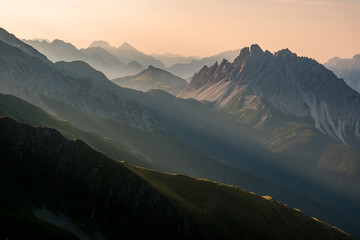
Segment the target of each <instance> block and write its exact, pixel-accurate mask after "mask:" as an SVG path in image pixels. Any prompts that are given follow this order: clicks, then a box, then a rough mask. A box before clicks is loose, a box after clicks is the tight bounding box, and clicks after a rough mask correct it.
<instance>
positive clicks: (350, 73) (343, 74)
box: [324, 54, 360, 92]
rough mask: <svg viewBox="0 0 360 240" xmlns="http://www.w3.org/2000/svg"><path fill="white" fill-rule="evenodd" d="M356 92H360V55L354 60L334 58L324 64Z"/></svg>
mask: <svg viewBox="0 0 360 240" xmlns="http://www.w3.org/2000/svg"><path fill="white" fill-rule="evenodd" d="M324 66H325V67H327V68H328V69H330V70H331V71H333V72H334V73H335V74H336V76H338V77H339V78H343V79H344V81H345V82H346V83H347V84H348V85H349V86H350V87H351V88H353V89H354V90H356V91H358V92H360V54H357V55H355V56H354V57H353V58H352V59H341V58H332V59H330V60H329V61H328V62H326V63H325V64H324Z"/></svg>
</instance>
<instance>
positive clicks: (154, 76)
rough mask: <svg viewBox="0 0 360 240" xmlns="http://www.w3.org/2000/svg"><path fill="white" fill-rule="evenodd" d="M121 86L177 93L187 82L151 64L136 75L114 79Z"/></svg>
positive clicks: (145, 90)
mask: <svg viewBox="0 0 360 240" xmlns="http://www.w3.org/2000/svg"><path fill="white" fill-rule="evenodd" d="M112 81H113V82H114V83H116V84H117V85H119V86H120V87H126V88H131V89H135V90H140V91H144V92H147V91H149V90H151V89H161V90H164V91H166V92H169V93H171V94H173V95H175V96H176V95H177V94H178V93H179V92H180V91H181V90H182V89H183V88H184V87H185V85H186V84H187V82H186V81H185V80H184V79H182V78H179V77H177V76H175V75H173V74H171V73H169V72H166V71H164V70H162V69H159V68H155V67H153V66H149V67H148V68H147V69H146V70H144V71H142V72H140V73H138V74H136V75H134V76H127V77H123V78H116V79H113V80H112Z"/></svg>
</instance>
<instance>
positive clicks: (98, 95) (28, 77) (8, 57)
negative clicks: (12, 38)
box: [0, 41, 156, 129]
mask: <svg viewBox="0 0 360 240" xmlns="http://www.w3.org/2000/svg"><path fill="white" fill-rule="evenodd" d="M0 63H1V64H0V92H1V93H5V94H12V95H15V96H17V97H20V98H22V99H25V100H27V101H29V102H30V103H32V104H34V105H37V106H39V107H41V108H43V109H45V110H47V111H49V112H51V113H55V114H56V112H57V111H58V110H59V109H56V106H53V107H49V100H51V99H53V100H57V101H63V102H64V103H66V104H69V105H71V106H73V107H75V108H78V109H81V110H84V111H87V112H90V113H94V114H95V115H98V116H101V117H108V118H112V119H117V120H121V121H126V122H129V123H130V124H132V125H134V126H138V127H140V128H145V129H155V128H156V123H155V122H154V120H153V119H152V117H151V115H150V114H149V113H148V112H147V111H146V110H145V109H143V108H142V106H141V105H139V104H137V103H136V102H135V101H131V100H129V99H127V98H126V96H124V94H123V93H122V92H121V89H120V88H119V87H117V86H116V84H114V83H112V82H111V81H109V80H107V79H97V80H94V79H91V78H79V79H75V78H74V77H71V76H69V75H65V74H64V73H61V72H59V70H57V69H56V66H55V65H52V64H51V65H47V64H44V63H43V62H42V61H41V60H39V59H37V58H33V57H31V56H29V55H27V54H26V53H25V52H22V51H21V50H20V49H18V48H14V47H11V46H9V45H7V44H5V43H3V42H1V41H0ZM86 66H87V67H88V68H89V69H92V68H91V67H90V66H88V65H86ZM92 71H95V70H93V69H92Z"/></svg>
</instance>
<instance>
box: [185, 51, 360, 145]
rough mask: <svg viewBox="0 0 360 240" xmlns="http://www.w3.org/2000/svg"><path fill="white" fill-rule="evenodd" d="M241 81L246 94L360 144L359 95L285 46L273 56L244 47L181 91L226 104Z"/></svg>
mask: <svg viewBox="0 0 360 240" xmlns="http://www.w3.org/2000/svg"><path fill="white" fill-rule="evenodd" d="M224 66H226V67H224ZM245 86H246V89H247V93H245V94H255V95H258V96H260V97H261V99H263V100H265V102H267V104H269V105H272V106H273V107H275V108H276V109H278V110H280V111H282V112H283V113H285V114H293V115H295V116H297V117H311V118H312V119H313V120H314V122H315V123H314V124H315V127H316V128H318V129H319V130H320V131H322V132H324V133H327V134H329V135H331V136H332V137H333V138H335V139H337V140H338V141H340V142H342V143H344V144H349V143H352V144H354V143H355V145H358V144H359V139H360V130H359V129H360V109H359V106H360V94H358V93H356V92H355V91H353V90H352V89H350V88H349V87H348V86H347V85H346V84H345V83H344V81H343V80H341V79H338V78H337V77H336V76H335V75H334V74H333V73H332V72H331V71H329V70H327V69H326V68H325V67H324V66H322V65H321V64H319V63H318V62H316V61H315V60H313V59H309V58H306V57H298V56H297V55H296V54H295V53H292V52H291V51H290V50H289V49H283V50H280V51H278V52H276V53H275V54H274V55H273V54H271V53H270V52H268V51H266V52H263V51H262V50H261V48H260V47H259V46H258V45H252V46H251V47H250V48H243V49H242V50H241V52H240V55H239V57H237V58H236V59H235V61H234V63H232V64H226V63H225V62H224V63H222V64H221V68H220V67H219V65H218V64H217V63H216V64H214V65H213V66H211V67H210V68H208V69H207V68H203V69H202V70H201V71H200V72H199V73H198V74H196V75H195V76H194V77H193V79H192V80H191V82H190V84H189V85H188V86H187V87H186V88H184V90H183V91H182V92H181V93H180V94H179V96H180V97H184V96H186V97H192V98H196V99H198V100H207V101H216V103H217V105H218V106H225V105H226V103H227V102H229V101H230V99H231V98H232V97H234V96H236V94H237V91H239V89H241V88H242V87H245ZM207 91H208V94H207V93H206V92H207ZM215 92H216V94H215Z"/></svg>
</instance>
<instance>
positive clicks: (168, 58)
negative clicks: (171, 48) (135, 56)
mask: <svg viewBox="0 0 360 240" xmlns="http://www.w3.org/2000/svg"><path fill="white" fill-rule="evenodd" d="M151 56H153V57H154V58H157V59H159V60H160V61H161V62H163V63H164V64H165V66H166V67H167V68H169V67H171V66H172V65H175V64H177V63H180V64H188V63H190V62H191V61H193V60H200V57H197V56H195V57H184V56H182V55H178V54H172V53H165V54H155V53H153V54H151Z"/></svg>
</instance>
